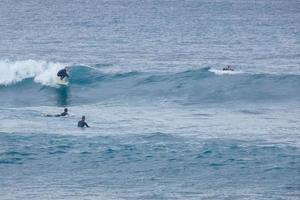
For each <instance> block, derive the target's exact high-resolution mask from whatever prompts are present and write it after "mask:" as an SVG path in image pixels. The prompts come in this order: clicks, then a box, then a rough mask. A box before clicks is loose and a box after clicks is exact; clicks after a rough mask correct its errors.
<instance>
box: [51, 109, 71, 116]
mask: <svg viewBox="0 0 300 200" xmlns="http://www.w3.org/2000/svg"><path fill="white" fill-rule="evenodd" d="M67 115H69V113H68V108H65V109H64V112H62V113H61V114H56V115H46V117H64V116H67Z"/></svg>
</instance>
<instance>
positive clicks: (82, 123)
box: [77, 120, 89, 128]
mask: <svg viewBox="0 0 300 200" xmlns="http://www.w3.org/2000/svg"><path fill="white" fill-rule="evenodd" d="M77 126H78V127H82V128H83V127H84V126H86V127H89V125H88V124H87V123H86V122H85V121H83V120H80V121H79V122H78V125H77Z"/></svg>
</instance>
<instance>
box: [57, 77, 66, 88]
mask: <svg viewBox="0 0 300 200" xmlns="http://www.w3.org/2000/svg"><path fill="white" fill-rule="evenodd" d="M56 84H57V85H60V86H68V85H69V80H68V78H64V79H63V80H61V79H60V78H59V77H57V78H56Z"/></svg>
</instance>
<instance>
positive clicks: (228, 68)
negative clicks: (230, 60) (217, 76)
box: [223, 65, 234, 71]
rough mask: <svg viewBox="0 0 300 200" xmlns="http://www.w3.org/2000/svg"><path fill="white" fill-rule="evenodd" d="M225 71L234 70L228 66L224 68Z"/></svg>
mask: <svg viewBox="0 0 300 200" xmlns="http://www.w3.org/2000/svg"><path fill="white" fill-rule="evenodd" d="M223 71H234V69H233V68H232V67H231V66H230V65H228V66H227V67H225V68H223Z"/></svg>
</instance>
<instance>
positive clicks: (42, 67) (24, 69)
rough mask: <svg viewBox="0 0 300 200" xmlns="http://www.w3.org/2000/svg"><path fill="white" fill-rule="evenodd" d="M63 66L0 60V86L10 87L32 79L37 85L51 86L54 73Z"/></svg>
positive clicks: (39, 61)
mask: <svg viewBox="0 0 300 200" xmlns="http://www.w3.org/2000/svg"><path fill="white" fill-rule="evenodd" d="M63 67H64V64H62V63H58V62H47V61H41V60H23V61H11V60H0V85H10V84H15V83H17V82H20V81H22V80H24V79H28V78H33V80H34V81H35V82H37V83H41V84H43V85H48V86H52V85H54V84H55V80H56V73H57V71H58V70H59V69H61V68H63Z"/></svg>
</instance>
